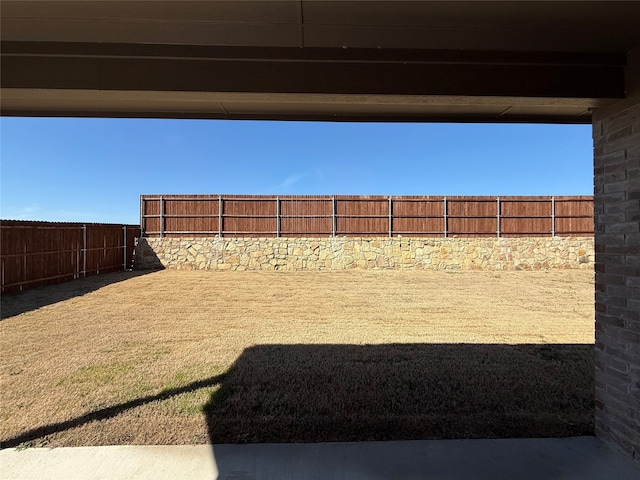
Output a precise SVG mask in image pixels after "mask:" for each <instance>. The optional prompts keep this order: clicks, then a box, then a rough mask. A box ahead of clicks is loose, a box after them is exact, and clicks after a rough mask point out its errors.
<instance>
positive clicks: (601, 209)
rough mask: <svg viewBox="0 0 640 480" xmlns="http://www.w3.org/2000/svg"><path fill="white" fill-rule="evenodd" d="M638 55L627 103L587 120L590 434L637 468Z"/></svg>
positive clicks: (639, 401)
mask: <svg viewBox="0 0 640 480" xmlns="http://www.w3.org/2000/svg"><path fill="white" fill-rule="evenodd" d="M639 58H640V50H639V49H636V50H635V51H634V52H632V54H631V55H630V57H629V67H628V71H627V100H625V101H622V102H619V103H617V104H615V105H613V106H611V107H607V108H604V109H599V110H596V111H595V112H594V115H593V140H594V167H595V171H594V173H595V178H594V180H595V192H594V193H595V199H594V203H595V206H594V207H595V255H596V265H595V269H596V293H595V297H596V298H595V301H596V304H595V307H596V318H595V322H596V325H595V328H596V346H595V357H596V358H595V369H596V371H595V374H596V389H595V403H596V412H595V420H596V435H597V436H598V437H599V438H600V439H602V440H603V441H605V442H606V443H608V444H610V445H613V446H614V447H616V448H617V449H619V450H621V451H623V452H625V453H626V454H628V455H629V456H630V457H631V458H633V459H634V460H635V461H636V462H638V463H639V464H640V92H639V91H638V90H639V89H640V82H639V81H638V77H639V75H638V74H639V72H640V69H639V67H640V61H638V60H639Z"/></svg>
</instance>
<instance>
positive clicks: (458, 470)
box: [0, 437, 640, 480]
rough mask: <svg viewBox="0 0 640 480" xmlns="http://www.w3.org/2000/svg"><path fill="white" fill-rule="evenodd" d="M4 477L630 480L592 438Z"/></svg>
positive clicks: (54, 468) (23, 459)
mask: <svg viewBox="0 0 640 480" xmlns="http://www.w3.org/2000/svg"><path fill="white" fill-rule="evenodd" d="M0 477H1V478H2V479H5V480H8V479H14V480H22V479H65V480H75V479H82V480H102V479H110V480H124V479H127V480H137V479H141V480H146V479H154V480H160V479H172V480H173V479H184V480H193V479H213V480H254V479H255V480H257V479H265V480H267V479H278V480H286V479H292V480H294V479H295V480H315V479H318V480H320V479H322V480H326V479H336V480H342V479H344V480H346V479H349V480H374V479H376V480H377V479H394V480H405V479H406V480H410V479H411V480H413V479H416V480H417V479H420V480H471V479H473V480H485V479H486V480H503V479H504V480H516V479H517V480H603V479H606V480H638V479H640V466H639V465H637V464H635V463H634V462H633V461H632V460H630V459H629V458H627V457H625V456H624V455H622V454H620V453H618V452H617V451H614V450H612V449H610V448H609V447H607V446H606V445H604V444H603V443H602V442H600V441H599V440H598V439H596V438H595V437H573V438H562V439H559V438H551V439H501V440H424V441H406V442H366V443H365V442H363V443H316V444H252V445H184V446H107V447H77V448H55V449H48V448H31V449H24V450H16V449H5V450H2V451H0Z"/></svg>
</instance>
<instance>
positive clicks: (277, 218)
mask: <svg viewBox="0 0 640 480" xmlns="http://www.w3.org/2000/svg"><path fill="white" fill-rule="evenodd" d="M279 236H280V197H276V237H279Z"/></svg>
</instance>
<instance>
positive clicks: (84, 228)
mask: <svg viewBox="0 0 640 480" xmlns="http://www.w3.org/2000/svg"><path fill="white" fill-rule="evenodd" d="M82 276H83V277H86V276H87V224H86V223H84V224H82Z"/></svg>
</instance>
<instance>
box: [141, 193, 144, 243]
mask: <svg viewBox="0 0 640 480" xmlns="http://www.w3.org/2000/svg"><path fill="white" fill-rule="evenodd" d="M140 236H141V237H143V236H144V201H143V200H142V195H140Z"/></svg>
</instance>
